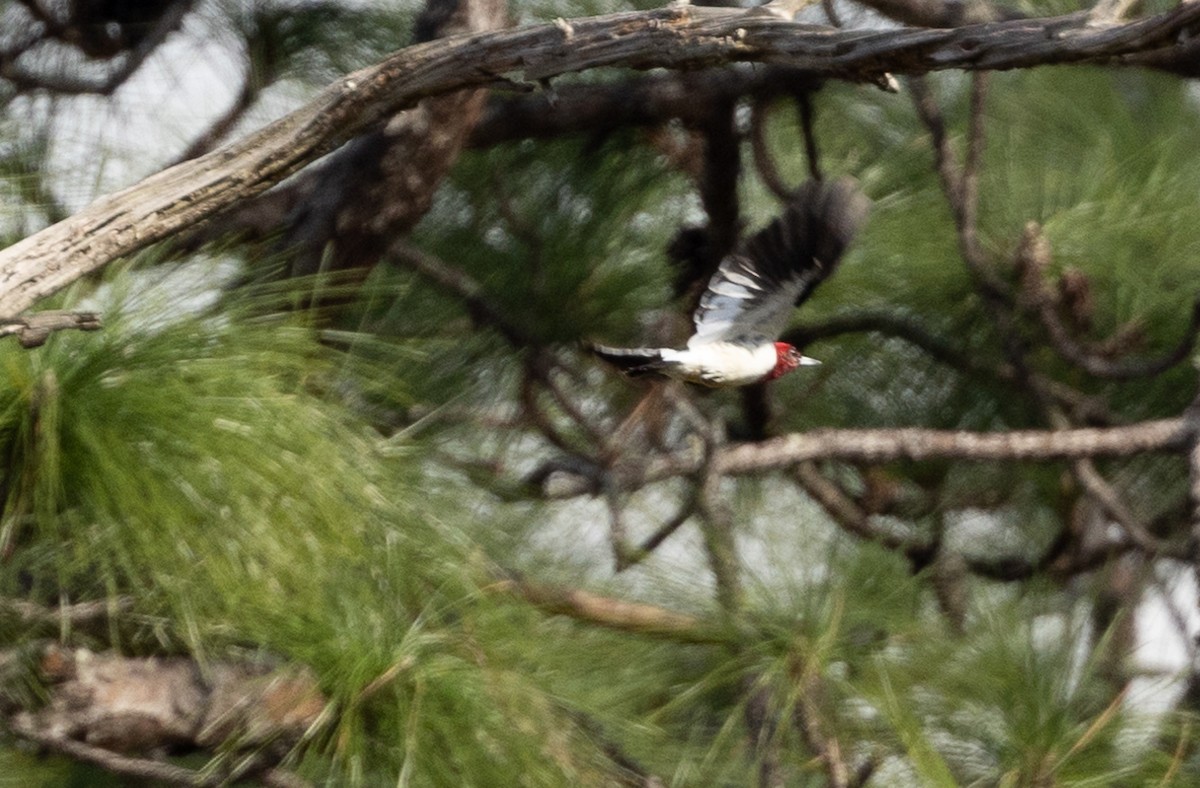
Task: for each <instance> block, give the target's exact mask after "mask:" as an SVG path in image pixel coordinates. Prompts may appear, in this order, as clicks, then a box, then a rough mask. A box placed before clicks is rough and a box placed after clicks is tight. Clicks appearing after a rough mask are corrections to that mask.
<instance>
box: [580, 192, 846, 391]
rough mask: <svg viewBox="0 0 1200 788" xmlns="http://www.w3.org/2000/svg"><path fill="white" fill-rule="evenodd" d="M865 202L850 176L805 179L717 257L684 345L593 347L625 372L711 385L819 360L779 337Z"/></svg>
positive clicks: (755, 378)
mask: <svg viewBox="0 0 1200 788" xmlns="http://www.w3.org/2000/svg"><path fill="white" fill-rule="evenodd" d="M869 207H870V203H869V201H868V200H867V198H866V196H865V195H864V194H863V193H862V192H861V191H859V189H858V186H857V184H856V183H855V182H854V181H853V180H852V179H849V178H842V179H838V180H836V181H808V182H807V183H805V184H804V185H803V186H801V187H800V189H799V190H798V191H797V192H796V195H795V196H794V197H793V198H792V200H791V201H790V203H789V205H788V207H787V209H786V210H785V211H784V213H783V215H782V216H780V217H779V218H777V219H775V220H774V221H773V222H771V223H770V224H769V225H767V226H766V227H765V228H764V229H762V230H760V231H759V232H758V233H757V234H755V235H754V236H753V237H751V238H750V239H749V240H747V241H745V242H743V243H742V244H741V245H740V246H739V248H738V249H737V250H736V251H735V252H733V253H732V254H730V255H729V256H727V257H726V258H725V259H724V260H722V261H721V265H720V266H719V267H718V268H717V272H716V273H715V274H713V276H712V279H710V280H709V282H708V287H707V288H706V289H705V291H704V294H703V295H702V296H701V297H700V305H699V306H698V307H696V311H695V313H694V315H693V318H692V319H693V322H694V324H695V332H694V333H693V334H692V337H691V338H690V339H689V340H688V342H687V347H684V348H680V349H674V348H616V347H608V346H605V345H595V344H594V345H592V346H591V349H592V352H594V353H595V354H596V355H597V356H599V357H600V358H602V359H604V360H605V361H607V362H609V363H610V364H612V365H614V366H615V367H617V368H618V369H620V370H622V371H623V372H625V374H627V375H629V376H630V377H640V376H642V375H665V376H667V377H671V378H676V379H679V380H685V381H688V382H690V383H699V384H701V385H704V386H712V387H732V386H746V385H749V384H751V383H760V382H764V381H768V380H774V379H776V378H779V377H782V376H783V375H786V374H787V373H789V372H791V371H792V370H794V369H796V368H798V367H801V366H805V365H808V364H819V363H821V362H819V361H817V360H816V359H812V358H809V357H807V356H804V355H801V353H800V351H799V350H797V349H796V348H795V347H793V346H792V345H789V344H788V343H786V342H781V341H778V337H779V335H780V333H782V331H783V329H784V327H785V326H786V325H787V322H788V318H789V317H790V316H791V313H792V309H793V308H794V307H796V306H798V305H799V304H800V303H801V302H802V301H804V299H806V298H808V295H809V294H810V293H811V292H812V291H813V288H815V287H816V286H817V285H818V284H820V283H821V282H822V281H824V279H825V277H827V276H829V274H831V273H832V272H833V269H834V268H835V267H836V266H837V263H838V260H839V259H840V258H841V256H842V253H843V252H844V251H845V250H846V247H847V246H849V244H850V241H851V240H852V239H853V237H854V234H855V233H856V232H857V231H858V229H859V227H861V226H862V224H863V222H864V221H865V220H866V217H867V211H868V209H869Z"/></svg>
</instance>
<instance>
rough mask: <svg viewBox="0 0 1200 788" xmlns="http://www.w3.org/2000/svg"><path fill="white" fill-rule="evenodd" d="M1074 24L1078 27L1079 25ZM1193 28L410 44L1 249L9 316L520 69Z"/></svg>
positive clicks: (1153, 35) (989, 50)
mask: <svg viewBox="0 0 1200 788" xmlns="http://www.w3.org/2000/svg"><path fill="white" fill-rule="evenodd" d="M1072 27H1074V28H1075V29H1071V28H1072ZM1198 27H1200V4H1197V3H1186V4H1183V5H1180V6H1179V7H1177V8H1175V9H1173V10H1171V11H1168V12H1166V13H1163V14H1159V15H1156V16H1152V17H1147V18H1145V19H1141V20H1137V21H1135V22H1131V23H1129V24H1126V25H1120V26H1114V27H1110V28H1104V29H1100V30H1095V29H1081V28H1079V24H1078V22H1077V21H1076V20H1073V18H1068V19H1062V18H1060V19H1044V20H1028V21H1016V22H997V23H990V24H982V25H970V26H967V27H962V28H958V29H954V30H898V31H894V30H893V31H888V30H866V31H864V30H856V31H843V30H830V29H827V28H821V27H814V26H809V25H802V24H796V23H791V22H785V21H782V20H779V19H775V18H772V17H769V16H763V15H747V14H745V13H743V12H740V11H736V10H726V9H699V8H692V7H689V6H672V7H669V8H663V9H658V10H654V11H646V12H630V13H621V14H612V15H609V16H602V17H593V18H588V19H581V20H577V21H574V22H572V23H569V24H565V25H561V26H560V25H555V24H545V25H535V26H531V27H527V28H523V29H518V30H513V31H503V32H497V33H489V34H482V35H463V36H456V37H454V38H451V39H446V40H444V41H438V42H433V43H429V44H420V45H417V46H414V47H410V48H408V49H405V50H402V51H400V52H399V53H397V54H395V55H393V56H392V57H390V58H388V59H386V60H385V61H383V62H382V63H380V64H379V65H376V66H373V67H371V68H367V69H363V70H361V71H358V72H355V73H354V74H351V75H349V76H348V77H346V78H344V79H341V80H339V81H338V82H337V83H336V84H334V85H331V86H330V87H329V88H327V89H326V90H325V91H323V92H322V93H321V94H320V95H319V96H318V97H317V98H316V99H315V100H313V101H312V102H310V103H309V104H308V105H306V106H305V107H303V108H301V109H299V110H297V111H296V112H293V113H292V114H290V115H288V116H286V117H284V118H282V119H280V120H279V121H277V122H275V123H272V124H270V125H269V126H267V127H266V128H264V129H262V130H260V131H258V132H256V133H254V134H251V135H249V136H248V137H246V138H245V139H243V140H241V141H239V142H237V143H234V144H232V145H228V146H226V147H223V148H221V149H219V150H216V151H214V152H212V153H209V154H207V155H205V156H202V157H200V158H198V159H195V160H193V161H190V162H186V163H184V164H180V165H177V166H175V167H172V168H170V169H168V170H165V171H163V172H160V173H157V174H155V175H152V176H150V177H149V178H147V179H145V180H144V181H142V182H141V183H139V184H137V185H135V186H132V187H130V188H128V189H125V190H124V191H121V192H117V193H116V194H112V195H109V196H107V197H103V198H101V199H99V200H97V201H96V202H95V203H93V204H92V205H91V206H89V207H88V208H86V209H85V210H83V211H81V212H80V213H78V214H76V215H75V216H73V217H71V218H70V219H67V220H65V221H63V222H59V223H58V224H55V225H53V226H51V227H49V228H46V229H45V230H43V231H41V232H39V233H37V234H35V235H33V236H30V237H29V238H26V239H25V240H24V241H21V242H19V243H17V244H14V245H13V246H11V247H9V248H8V249H6V250H4V251H3V252H0V313H8V314H17V313H20V312H23V311H25V310H26V309H28V308H29V307H30V306H32V305H33V304H34V303H36V302H37V300H38V299H40V298H42V297H44V296H46V295H48V294H50V293H53V292H55V291H56V290H58V289H59V288H61V287H63V286H64V285H66V284H68V283H70V282H72V281H74V280H75V279H78V278H79V277H80V276H82V275H84V274H85V273H87V272H89V271H92V270H95V269H97V268H99V267H101V266H103V265H105V264H106V263H108V262H110V261H111V260H113V259H115V258H117V257H121V256H124V255H128V254H131V253H132V252H135V251H137V250H138V249H141V248H144V247H145V246H147V245H149V244H151V243H154V242H155V241H159V240H162V239H163V238H166V237H169V236H171V235H173V234H174V233H177V232H179V231H180V230H182V229H184V228H187V227H190V226H192V225H194V224H195V223H197V222H200V221H202V220H204V219H207V218H209V217H211V216H213V215H215V214H217V213H218V212H220V211H223V210H225V209H228V208H229V207H230V206H232V205H233V204H234V203H236V202H238V201H239V200H244V199H246V198H247V197H250V196H253V195H255V194H258V193H260V192H262V191H264V190H265V189H267V188H269V187H270V186H272V185H274V184H275V183H278V182H279V181H281V180H282V179H283V178H285V177H287V176H288V175H290V174H292V173H294V172H296V171H297V170H298V169H300V168H301V167H303V166H304V165H306V164H308V163H310V162H312V161H314V160H315V159H316V158H317V157H319V156H321V155H323V154H325V153H327V152H329V151H330V150H332V149H334V148H336V147H338V146H339V145H341V144H343V143H344V142H346V141H347V140H349V139H351V138H353V137H355V136H357V135H359V134H361V133H362V132H364V131H366V130H369V129H371V128H374V127H376V126H377V125H378V124H379V123H380V122H381V121H383V120H384V119H385V118H387V117H390V116H391V115H393V114H395V112H397V111H398V110H400V109H402V108H405V107H409V106H412V105H413V104H414V103H415V102H416V101H418V100H419V99H421V98H424V97H426V96H431V95H436V94H441V93H448V92H451V91H455V90H460V89H462V88H469V87H479V86H484V85H488V84H490V83H493V82H494V81H495V80H496V78H497V77H498V76H501V75H508V74H515V75H517V76H519V77H522V78H524V79H529V80H535V81H536V80H542V79H547V78H550V77H555V76H558V75H561V74H565V73H568V72H573V71H584V70H588V69H593V68H600V67H614V66H623V67H632V68H643V69H648V68H655V67H665V68H698V67H702V66H712V65H721V64H725V63H731V62H738V61H751V62H762V63H776V64H781V65H791V66H796V67H800V68H803V69H806V70H808V71H811V72H813V73H814V74H818V75H827V76H835V77H840V78H847V79H874V78H875V77H877V76H878V75H879V74H881V73H883V72H885V71H890V72H895V73H907V74H919V73H925V72H929V71H935V70H945V69H1006V68H1020V67H1026V66H1033V65H1045V64H1053V63H1085V62H1087V63H1118V64H1136V63H1139V62H1144V61H1146V60H1148V59H1150V58H1154V59H1156V60H1157V61H1158V64H1159V65H1161V64H1162V62H1163V59H1164V55H1165V57H1166V58H1167V59H1168V60H1169V59H1170V57H1171V56H1172V55H1173V54H1175V53H1184V54H1186V50H1187V46H1186V43H1185V44H1181V43H1180V42H1181V41H1183V42H1186V41H1187V40H1189V39H1190V37H1191V36H1192V34H1193V33H1194V32H1195V31H1196V30H1197V28H1198Z"/></svg>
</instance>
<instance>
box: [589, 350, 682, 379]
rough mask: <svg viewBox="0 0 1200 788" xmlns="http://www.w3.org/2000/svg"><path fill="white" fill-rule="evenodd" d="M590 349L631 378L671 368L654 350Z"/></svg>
mask: <svg viewBox="0 0 1200 788" xmlns="http://www.w3.org/2000/svg"><path fill="white" fill-rule="evenodd" d="M588 349H589V350H591V351H592V352H593V353H595V354H596V355H597V356H599V357H600V358H602V359H604V360H605V361H607V362H608V363H609V364H612V365H613V366H614V367H616V368H617V369H619V370H621V371H622V372H624V373H625V374H626V375H628V376H629V377H631V378H636V377H641V376H642V375H650V374H654V373H656V372H662V370H663V369H664V368H666V367H667V366H669V364H668V363H667V362H666V361H663V358H662V354H661V353H660V352H659V351H658V350H655V349H654V348H647V347H638V348H623V347H608V346H607V345H588Z"/></svg>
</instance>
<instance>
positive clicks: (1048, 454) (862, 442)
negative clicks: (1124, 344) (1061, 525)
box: [650, 418, 1195, 476]
mask: <svg viewBox="0 0 1200 788" xmlns="http://www.w3.org/2000/svg"><path fill="white" fill-rule="evenodd" d="M1194 429H1195V428H1194V426H1193V425H1192V424H1191V423H1190V422H1189V421H1188V420H1187V419H1184V418H1175V419H1161V420H1158V421H1144V422H1140V423H1138V424H1132V425H1127V426H1121V427H1082V428H1076V429H1066V430H1013V431H1010V432H968V431H965V430H929V429H921V428H902V429H880V430H870V429H867V430H837V429H822V430H813V431H811V432H804V433H794V434H792V435H786V436H782V437H779V438H772V439H770V440H767V441H763V442H762V443H753V444H741V445H737V446H732V447H729V448H726V449H723V450H721V451H720V452H719V453H718V455H717V457H716V464H717V467H718V469H719V471H720V472H721V473H723V474H735V475H741V474H749V473H761V472H763V471H768V470H778V469H780V468H786V467H791V466H793V465H795V464H796V463H799V462H804V461H806V460H821V459H830V460H846V461H850V462H866V463H882V462H893V461H895V460H912V461H921V460H932V459H956V460H970V461H976V462H978V461H1005V460H1008V461H1016V460H1032V461H1037V462H1048V461H1053V460H1069V459H1077V458H1098V457H1132V456H1134V455H1138V454H1146V453H1173V454H1178V453H1182V452H1184V451H1186V450H1187V449H1188V448H1189V447H1190V445H1191V440H1192V437H1193V435H1194ZM695 465H696V464H695V463H694V462H687V463H682V464H681V463H679V462H678V461H674V462H671V463H669V464H665V465H664V466H662V467H660V468H653V467H652V468H651V471H650V475H654V476H657V475H658V474H661V473H663V472H667V473H668V474H670V475H676V474H677V473H678V471H679V470H681V469H691V470H694V467H695Z"/></svg>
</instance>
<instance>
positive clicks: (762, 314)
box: [688, 255, 812, 347]
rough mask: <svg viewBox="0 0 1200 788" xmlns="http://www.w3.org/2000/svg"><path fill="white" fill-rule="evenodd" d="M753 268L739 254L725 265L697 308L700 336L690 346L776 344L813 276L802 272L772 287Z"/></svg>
mask: <svg viewBox="0 0 1200 788" xmlns="http://www.w3.org/2000/svg"><path fill="white" fill-rule="evenodd" d="M750 265H752V263H751V261H749V260H747V259H746V258H744V257H740V256H737V255H731V256H730V257H727V258H725V259H724V260H723V261H722V262H721V267H720V268H718V269H717V272H716V273H715V274H713V277H712V280H711V281H709V283H708V289H706V290H705V291H704V295H703V296H702V297H701V298H700V305H699V306H698V307H697V308H696V313H695V315H694V318H693V319H694V321H695V325H696V333H695V334H694V335H693V336H692V338H691V339H689V340H688V347H693V346H696V345H701V344H707V343H710V342H737V343H739V344H759V343H761V342H764V341H773V340H774V339H775V338H776V337H778V336H779V334H780V333H781V332H782V331H783V329H784V327H785V326H786V325H787V321H788V317H789V315H790V314H791V311H792V307H793V305H794V304H795V303H796V298H797V297H798V296H799V295H800V293H801V291H803V290H804V289H805V288H806V287H807V285H808V282H809V280H810V279H811V278H812V277H811V276H808V275H806V274H805V273H798V274H797V275H796V276H795V277H794V278H792V279H789V280H788V281H786V282H781V283H778V284H777V285H775V286H773V287H772V286H769V285H768V284H767V283H766V282H765V281H763V280H762V279H760V278H757V277H755V276H754V275H753V272H752V271H751V270H749V266H750Z"/></svg>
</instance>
